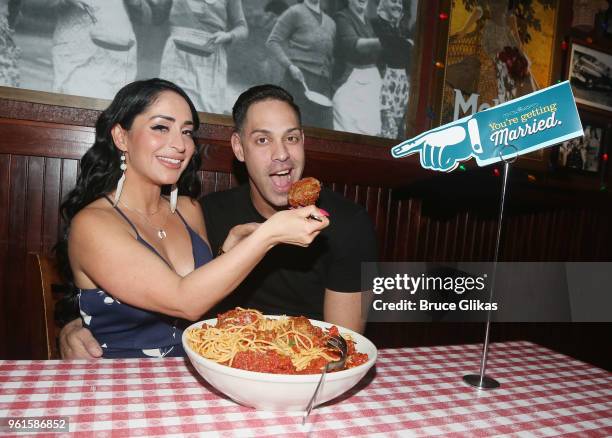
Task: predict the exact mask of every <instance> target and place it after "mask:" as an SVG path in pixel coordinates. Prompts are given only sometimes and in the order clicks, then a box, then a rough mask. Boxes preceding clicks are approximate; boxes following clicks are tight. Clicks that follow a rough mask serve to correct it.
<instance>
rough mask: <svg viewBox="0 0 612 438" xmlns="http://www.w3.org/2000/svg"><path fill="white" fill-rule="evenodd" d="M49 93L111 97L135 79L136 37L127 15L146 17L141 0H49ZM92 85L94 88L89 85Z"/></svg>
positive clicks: (146, 13) (144, 5)
mask: <svg viewBox="0 0 612 438" xmlns="http://www.w3.org/2000/svg"><path fill="white" fill-rule="evenodd" d="M49 6H50V7H54V8H55V10H56V11H57V23H56V25H55V31H54V33H53V48H52V49H51V54H52V58H53V91H55V92H57V93H63V94H72V95H77V96H87V97H97V98H103V99H112V97H113V96H114V95H115V93H116V92H117V91H118V90H119V88H121V86H122V85H123V84H125V83H126V82H130V81H133V80H134V78H135V77H136V36H135V34H134V30H133V28H132V23H131V21H130V18H132V19H133V18H138V19H142V20H143V21H147V20H149V18H150V14H151V10H150V7H149V6H148V4H147V2H146V1H144V0H52V1H50V2H49ZM92 84H95V86H92Z"/></svg>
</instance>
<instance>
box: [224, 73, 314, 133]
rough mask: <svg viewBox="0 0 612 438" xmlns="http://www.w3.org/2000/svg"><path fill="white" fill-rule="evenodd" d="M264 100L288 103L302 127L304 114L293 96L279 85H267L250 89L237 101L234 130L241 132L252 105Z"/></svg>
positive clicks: (233, 115) (234, 112)
mask: <svg viewBox="0 0 612 438" xmlns="http://www.w3.org/2000/svg"><path fill="white" fill-rule="evenodd" d="M263 100H280V101H281V102H286V103H287V104H288V105H289V106H290V107H291V108H293V111H295V115H296V116H297V119H298V122H299V124H300V126H301V125H302V114H301V113H300V108H299V107H298V106H297V105H296V104H295V102H294V101H293V96H291V94H289V92H288V91H287V90H285V89H284V88H281V87H279V86H278V85H272V84H265V85H256V86H254V87H251V88H249V89H248V90H246V91H245V92H244V93H242V94H241V95H240V96H238V99H236V103H235V104H234V108H232V118H233V119H234V129H235V130H236V131H238V132H239V131H241V130H242V127H243V125H244V120H245V119H246V114H247V111H248V110H249V108H250V107H251V105H253V104H254V103H257V102H261V101H263Z"/></svg>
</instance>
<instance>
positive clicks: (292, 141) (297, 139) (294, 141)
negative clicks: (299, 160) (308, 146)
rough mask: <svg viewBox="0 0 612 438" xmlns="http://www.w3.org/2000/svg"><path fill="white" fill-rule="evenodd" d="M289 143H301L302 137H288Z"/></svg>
mask: <svg viewBox="0 0 612 438" xmlns="http://www.w3.org/2000/svg"><path fill="white" fill-rule="evenodd" d="M287 141H289V142H291V143H298V142H299V141H300V137H298V136H297V135H290V136H289V137H287Z"/></svg>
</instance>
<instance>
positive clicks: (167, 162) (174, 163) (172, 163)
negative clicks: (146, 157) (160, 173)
mask: <svg viewBox="0 0 612 438" xmlns="http://www.w3.org/2000/svg"><path fill="white" fill-rule="evenodd" d="M157 159H158V160H159V162H160V163H162V164H163V165H164V166H166V167H169V168H171V169H180V168H181V164H182V163H183V160H179V159H177V158H168V157H157Z"/></svg>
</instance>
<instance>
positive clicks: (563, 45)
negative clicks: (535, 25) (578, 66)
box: [561, 40, 568, 52]
mask: <svg viewBox="0 0 612 438" xmlns="http://www.w3.org/2000/svg"><path fill="white" fill-rule="evenodd" d="M567 48H568V44H567V41H565V40H563V41H561V50H563V51H564V52H565V51H566V50H567Z"/></svg>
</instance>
